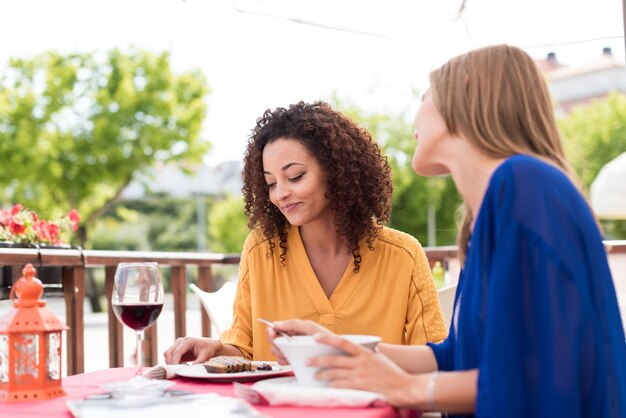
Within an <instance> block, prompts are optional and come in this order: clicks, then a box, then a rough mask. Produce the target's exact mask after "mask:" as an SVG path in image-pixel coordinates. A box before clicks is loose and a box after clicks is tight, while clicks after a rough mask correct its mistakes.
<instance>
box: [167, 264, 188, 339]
mask: <svg viewBox="0 0 626 418" xmlns="http://www.w3.org/2000/svg"><path fill="white" fill-rule="evenodd" d="M171 287H172V296H173V298H174V338H179V337H184V336H185V335H186V334H187V328H186V322H187V318H186V310H187V281H186V279H185V266H172V282H171Z"/></svg>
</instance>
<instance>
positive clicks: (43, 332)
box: [0, 264, 68, 402]
mask: <svg viewBox="0 0 626 418" xmlns="http://www.w3.org/2000/svg"><path fill="white" fill-rule="evenodd" d="M36 272H37V271H36V270H35V268H34V267H33V265H32V264H27V265H26V266H25V267H24V270H22V274H23V275H24V276H23V277H21V278H20V279H19V280H18V281H17V282H15V284H14V285H13V287H12V288H11V295H10V298H11V299H12V300H13V307H12V308H11V309H10V310H9V312H8V313H7V314H6V315H4V317H3V318H2V319H1V320H0V400H2V401H5V402H16V401H33V400H38V399H49V398H55V397H57V396H64V395H65V392H64V391H63V388H62V387H61V358H62V357H63V356H62V352H63V350H62V349H61V348H62V347H61V341H62V340H61V333H62V332H63V331H64V330H66V329H68V328H67V327H66V326H65V325H64V324H63V323H61V322H60V321H59V320H58V319H57V318H56V317H55V316H54V314H53V313H52V312H51V311H50V309H48V308H47V307H46V302H44V301H43V300H39V297H40V296H41V295H42V293H43V286H42V285H41V281H39V279H37V278H36V277H34V276H35V273H36Z"/></svg>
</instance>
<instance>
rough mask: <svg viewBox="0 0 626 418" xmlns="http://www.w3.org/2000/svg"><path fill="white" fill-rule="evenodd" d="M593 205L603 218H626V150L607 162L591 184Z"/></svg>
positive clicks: (597, 213) (598, 214)
mask: <svg viewBox="0 0 626 418" xmlns="http://www.w3.org/2000/svg"><path fill="white" fill-rule="evenodd" d="M591 206H593V210H594V211H595V213H596V216H598V217H599V218H602V219H626V152H623V153H622V154H620V155H619V156H618V157H617V158H615V159H614V160H612V161H610V162H609V163H607V164H606V165H605V166H604V167H602V169H601V170H600V172H599V173H598V175H597V176H596V179H595V180H594V181H593V183H592V184H591Z"/></svg>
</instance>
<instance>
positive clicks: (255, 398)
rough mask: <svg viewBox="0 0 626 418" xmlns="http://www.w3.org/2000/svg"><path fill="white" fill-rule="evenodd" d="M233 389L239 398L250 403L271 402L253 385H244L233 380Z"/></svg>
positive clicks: (264, 403) (267, 403)
mask: <svg viewBox="0 0 626 418" xmlns="http://www.w3.org/2000/svg"><path fill="white" fill-rule="evenodd" d="M233 390H234V392H235V395H236V396H237V397H238V398H241V399H243V400H244V401H246V402H248V403H253V404H256V405H269V404H270V403H269V402H268V401H267V399H265V397H264V396H263V395H261V394H260V393H259V392H257V391H256V390H254V388H253V387H252V386H249V385H244V384H242V383H239V382H233Z"/></svg>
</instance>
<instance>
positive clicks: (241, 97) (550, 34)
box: [0, 0, 624, 162]
mask: <svg viewBox="0 0 626 418" xmlns="http://www.w3.org/2000/svg"><path fill="white" fill-rule="evenodd" d="M442 3H443V4H442ZM460 4H461V0H451V1H447V2H445V3H444V2H441V1H437V0H428V1H424V0H422V1H419V0H418V1H415V0H411V1H409V0H386V1H382V0H379V1H374V0H359V1H356V0H316V1H307V2H303V1H302V0H185V1H183V0H110V1H102V0H89V1H85V0H55V1H49V0H19V1H17V0H11V1H9V0H0V39H1V40H2V48H0V62H1V63H4V62H6V60H7V58H8V57H9V56H20V57H29V56H32V55H35V54H37V53H40V52H43V51H46V50H50V49H54V50H58V51H61V52H74V51H93V50H97V49H109V48H113V47H118V48H122V49H123V48H127V47H129V46H130V45H133V46H137V47H141V48H146V49H150V50H154V51H162V50H168V51H170V52H171V55H172V61H173V64H174V66H175V68H176V69H178V70H181V71H183V70H187V69H190V68H193V67H199V68H201V69H202V70H203V71H204V72H205V74H206V75H207V78H208V81H209V85H210V87H211V89H212V94H211V95H210V96H209V97H208V98H207V100H208V104H209V110H208V116H207V120H206V125H205V129H204V132H203V136H204V137H205V138H206V139H208V140H210V141H211V142H212V143H213V150H212V152H211V154H210V155H209V156H208V158H207V159H208V160H209V161H212V162H214V161H219V160H229V159H230V160H232V159H240V158H241V157H242V152H243V149H244V147H245V143H246V138H247V136H248V134H249V132H250V129H251V128H252V127H253V126H254V124H255V120H256V118H257V117H258V116H260V115H261V113H262V112H263V111H264V110H265V109H267V108H270V107H272V108H273V107H276V106H287V105H289V104H290V103H293V102H296V101H299V100H305V101H312V100H316V99H329V98H330V95H331V93H332V92H333V91H336V92H337V93H338V95H339V96H340V97H348V98H350V99H352V100H353V101H354V102H356V103H357V104H358V105H360V106H361V107H363V108H366V109H371V110H373V111H390V112H397V111H403V110H408V112H409V113H411V112H413V111H414V110H415V109H416V108H417V105H418V103H415V100H413V96H412V90H413V89H418V90H422V91H423V90H424V89H425V88H426V87H427V81H426V80H427V75H428V73H429V72H430V71H431V70H432V69H433V68H435V67H436V66H438V65H440V64H441V63H443V62H445V60H447V59H449V58H451V57H452V56H454V55H457V54H459V53H462V52H464V51H467V50H469V49H472V48H474V47H478V46H482V45H486V44H492V43H501V42H507V43H512V44H515V45H518V46H521V47H525V48H526V49H527V51H528V52H529V53H530V54H531V55H533V56H534V57H537V58H540V57H544V56H545V55H546V53H547V52H548V51H554V52H556V53H557V57H558V58H559V59H560V60H561V61H562V62H564V63H566V64H579V63H583V62H585V61H591V60H593V59H594V58H596V57H597V56H598V55H599V54H600V52H601V50H602V47H604V46H610V47H612V49H613V51H614V53H615V55H616V56H618V57H622V58H623V56H624V42H623V39H617V38H615V37H616V36H621V35H623V32H622V20H621V19H622V9H621V1H619V0H594V1H589V0H585V1H582V0H569V1H566V0H550V1H545V0H542V1H540V0H526V1H519V0H517V1H513V0H467V1H466V8H465V11H464V14H463V20H455V17H456V9H457V8H458V5H460ZM237 8H239V9H241V10H246V11H258V10H261V11H263V12H265V13H270V14H272V13H273V14H278V15H291V16H296V17H300V18H303V19H308V20H311V21H314V22H317V23H320V24H322V25H327V26H329V25H330V26H332V25H338V26H340V27H342V28H351V29H353V30H356V31H364V32H372V33H377V34H383V35H386V37H379V36H371V35H365V34H361V33H354V32H348V31H341V30H331V29H325V28H322V27H319V26H313V25H305V24H300V23H294V22H292V21H288V20H284V19H281V18H275V17H268V16H261V15H259V14H254V13H246V12H241V11H238V10H237ZM597 38H600V39H599V40H596V41H588V42H576V43H571V44H566V43H567V42H572V41H580V40H590V39H597Z"/></svg>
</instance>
